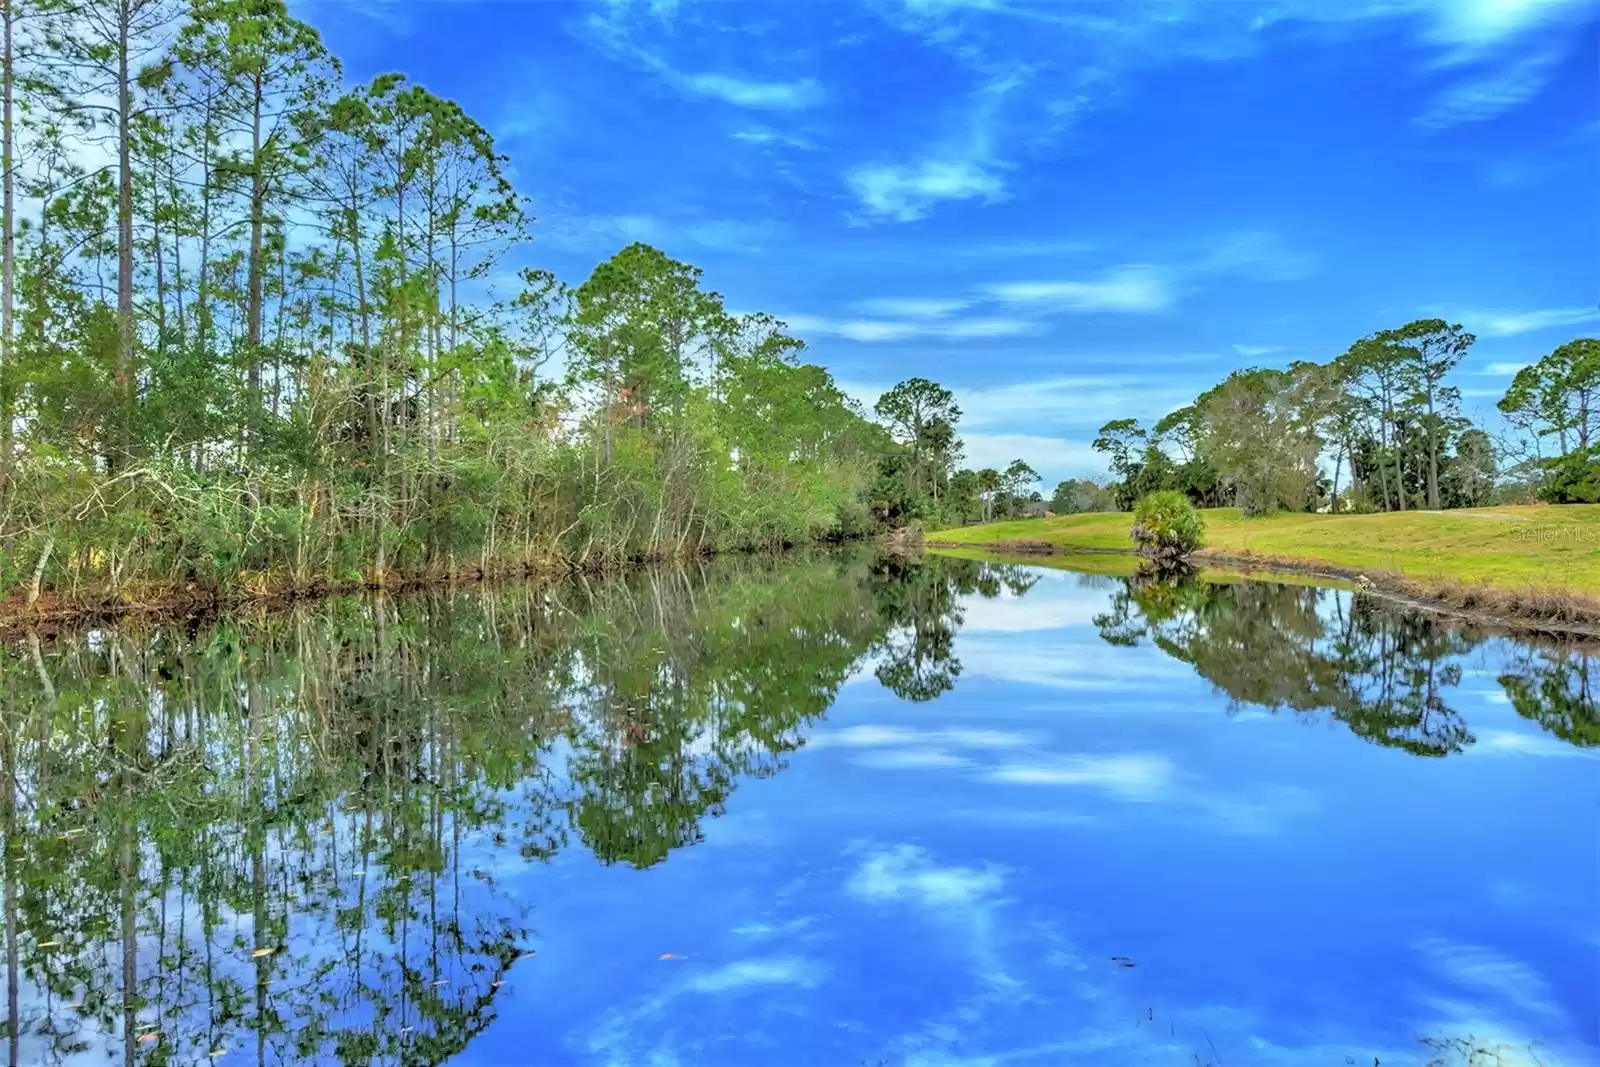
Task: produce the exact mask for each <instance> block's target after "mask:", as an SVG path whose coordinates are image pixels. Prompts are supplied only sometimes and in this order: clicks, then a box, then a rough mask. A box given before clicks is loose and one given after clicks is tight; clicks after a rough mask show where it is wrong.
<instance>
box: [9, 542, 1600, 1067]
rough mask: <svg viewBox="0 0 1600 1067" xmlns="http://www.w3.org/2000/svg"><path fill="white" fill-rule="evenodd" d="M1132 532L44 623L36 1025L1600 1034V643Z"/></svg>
mask: <svg viewBox="0 0 1600 1067" xmlns="http://www.w3.org/2000/svg"><path fill="white" fill-rule="evenodd" d="M1087 564H1093V565H1094V566H1095V568H1096V569H1097V570H1098V571H1100V572H1101V573H1087V572H1083V571H1074V570H1070V569H1048V568H1044V567H1031V566H1022V565H1016V564H1002V563H987V562H977V561H971V560H960V559H940V558H933V557H926V558H922V559H909V558H903V557H877V556H873V555H869V554H859V553H851V554H839V555H832V554H830V555H804V556H794V557H789V558H786V559H782V560H773V559H763V558H753V557H752V558H743V559H733V560H725V561H721V562H717V563H715V564H707V565H704V566H696V567H692V568H662V569H655V570H647V571H641V572H639V573H635V574H633V575H630V576H628V577H626V578H624V579H614V580H606V581H596V580H592V579H591V580H588V581H571V582H566V583H560V584H554V585H546V586H538V587H517V588H504V587H501V588H488V587H484V588H474V589H467V590H457V591H453V592H449V593H440V594H437V595H428V596H415V597H399V598H390V599H347V600H337V601H330V602H327V603H324V604H319V605H315V606H311V607H306V608H301V609H298V610H294V611H290V612H285V613H278V614H266V615H261V616H259V617H240V618H232V619H227V620H223V621H221V622H214V623H204V624H192V625H190V626H189V627H187V628H183V629H161V628H153V629H152V628H140V627H134V626H128V627H124V628H121V629H118V630H101V631H95V632H91V633H87V634H82V635H77V636H63V637H58V638H55V639H52V640H47V641H41V640H38V639H31V640H24V641H21V642H18V643H16V644H14V645H12V646H10V647H7V648H5V649H3V650H0V707H3V711H4V719H3V723H4V730H3V731H0V760H3V763H4V766H5V768H6V769H7V770H8V771H9V773H7V774H5V775H3V776H0V778H3V781H0V791H3V793H4V796H3V797H0V802H3V811H0V820H3V824H0V832H3V834H4V845H5V847H4V852H3V856H4V871H3V876H4V886H3V889H4V919H5V933H6V945H5V949H6V967H7V973H8V1004H7V1008H8V1010H7V1019H8V1023H7V1032H8V1034H9V1036H10V1039H9V1041H8V1050H7V1054H8V1058H6V1059H5V1060H4V1062H8V1063H12V1064H30V1065H31V1064H73V1065H77V1064H104V1063H108V1062H118V1061H120V1062H123V1063H127V1064H135V1063H138V1064H146V1063H148V1064H208V1063H217V1064H290V1063H293V1064H301V1063H305V1064H322V1063H327V1064H408V1065H411V1064H418V1065H420V1064H438V1063H446V1062H448V1063H451V1064H469V1065H478V1064H482V1065H496V1067H500V1065H522V1064H526V1065H538V1067H546V1065H552V1067H555V1065H567V1064H571V1065H575V1067H576V1065H583V1067H587V1065H594V1067H602V1065H604V1067H611V1065H635V1064H637V1065H643V1067H671V1065H682V1067H689V1065H709V1067H749V1065H777V1067H787V1065H817V1067H858V1065H872V1067H879V1065H882V1067H891V1065H892V1067H902V1065H904V1067H957V1065H965V1067H979V1065H982V1067H998V1065H1010V1064H1022V1065H1030V1064H1132V1065H1145V1064H1149V1065H1158V1064H1161V1065H1164V1064H1171V1065H1183V1067H1193V1065H1196V1064H1218V1065H1227V1067H1240V1065H1250V1064H1294V1065H1318V1064H1328V1065H1330V1067H1337V1065H1343V1064H1360V1065H1366V1064H1382V1065H1395V1064H1427V1063H1460V1064H1465V1063H1468V1062H1471V1063H1474V1064H1496V1063H1500V1064H1522V1063H1527V1064H1532V1063H1541V1064H1544V1065H1546V1067H1555V1065H1558V1064H1563V1065H1578V1064H1595V1063H1600V1037H1597V1027H1596V1022H1597V1020H1600V989H1597V985H1596V981H1595V975H1596V973H1597V964H1600V922H1597V921H1596V916H1597V901H1600V854H1597V841H1600V834H1597V827H1600V765H1597V763H1596V755H1597V753H1600V747H1597V746H1600V713H1597V709H1596V696H1595V693H1594V692H1593V690H1592V689H1591V688H1590V681H1589V679H1590V671H1591V665H1592V661H1591V654H1592V652H1593V649H1591V648H1587V647H1585V646H1584V645H1582V644H1580V643H1576V642H1567V643H1562V642H1554V641H1551V642H1518V641H1512V640H1509V639H1505V638H1499V637H1492V636H1488V635H1484V634H1476V633H1473V632H1471V631H1469V630H1466V629H1462V628H1460V627H1458V626H1454V625H1450V624H1446V623H1444V622H1442V621H1439V620H1436V619H1433V618H1430V617H1427V616H1423V615H1418V614H1410V613H1404V612H1396V611H1394V610H1391V609H1389V608H1387V607H1386V606H1385V605H1384V604H1382V603H1380V602H1377V601H1375V600H1372V599H1370V598H1367V597H1364V596H1362V595H1360V594H1355V593H1352V592H1349V591H1343V590H1335V589H1325V588H1315V587H1312V586H1309V585H1304V584H1287V583H1279V582H1269V581H1245V580H1240V579H1234V578H1227V577H1224V576H1217V575H1201V576H1198V577H1191V578H1188V579H1182V580H1176V579H1154V578H1148V577H1140V576H1137V575H1131V574H1129V573H1127V572H1126V571H1125V570H1123V569H1122V567H1123V565H1122V562H1121V561H1109V560H1107V561H1102V560H1096V559H1094V558H1090V559H1088V560H1086V561H1085V563H1084V564H1080V566H1083V565H1087ZM1593 667H1594V669H1595V670H1596V671H1600V663H1593ZM1597 682H1600V677H1597Z"/></svg>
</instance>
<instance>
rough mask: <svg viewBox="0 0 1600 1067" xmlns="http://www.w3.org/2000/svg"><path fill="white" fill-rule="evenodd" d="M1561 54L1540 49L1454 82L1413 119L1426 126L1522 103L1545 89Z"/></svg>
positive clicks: (1482, 116) (1481, 116)
mask: <svg viewBox="0 0 1600 1067" xmlns="http://www.w3.org/2000/svg"><path fill="white" fill-rule="evenodd" d="M1559 58H1560V56H1559V55H1558V54H1556V53H1549V52H1547V53H1543V54H1540V55H1535V56H1528V57H1526V58H1523V59H1520V60H1518V61H1516V62H1515V63H1513V64H1511V65H1510V66H1507V67H1502V68H1500V69H1496V70H1490V71H1487V72H1485V73H1483V74H1480V75H1479V76H1477V77H1475V78H1471V79H1468V80H1465V81H1461V82H1458V83H1456V84H1455V85H1452V86H1450V87H1449V88H1448V89H1445V90H1444V91H1442V92H1440V93H1439V94H1438V95H1437V96H1436V97H1434V100H1433V103H1432V104H1430V105H1429V106H1428V109H1427V110H1426V111H1424V112H1422V114H1420V115H1418V116H1417V117H1416V119H1415V120H1414V121H1415V122H1416V124H1417V125H1419V126H1422V127H1424V128H1426V129H1434V130H1439V129H1446V128H1448V127H1451V126H1459V125H1462V124H1464V123H1469V122H1482V121H1485V120H1486V119H1492V118H1495V117H1497V116H1499V115H1502V114H1504V113H1506V112H1507V111H1511V110H1512V109H1514V108H1517V107H1521V106H1522V105H1523V104H1525V103H1527V102H1528V101H1529V100H1532V99H1533V98H1534V97H1536V96H1538V95H1539V94H1540V93H1541V92H1543V91H1544V88H1545V86H1546V85H1548V84H1549V82H1550V79H1551V77H1552V76H1553V74H1554V72H1555V68H1556V63H1557V60H1558V59H1559Z"/></svg>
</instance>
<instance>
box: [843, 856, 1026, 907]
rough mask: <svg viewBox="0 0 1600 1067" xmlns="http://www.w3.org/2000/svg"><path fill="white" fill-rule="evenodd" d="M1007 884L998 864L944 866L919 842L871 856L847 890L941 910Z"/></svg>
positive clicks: (977, 898) (867, 897)
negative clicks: (996, 865) (931, 857)
mask: <svg viewBox="0 0 1600 1067" xmlns="http://www.w3.org/2000/svg"><path fill="white" fill-rule="evenodd" d="M1004 884H1005V873H1004V871H1002V870H1001V869H1000V868H998V867H984V868H977V867H944V866H940V865H939V864H937V863H935V862H934V861H933V860H932V859H930V858H929V856H928V854H927V852H926V851H924V850H923V849H921V848H918V847H916V846H915V845H899V846H896V847H895V848H892V849H887V850H884V851H882V852H878V853H875V854H874V855H871V856H869V857H867V859H866V860H865V862H863V863H862V865H861V867H860V868H859V869H858V870H857V871H856V872H855V873H854V874H853V875H851V877H850V880H849V882H848V883H847V884H846V885H845V890H846V891H847V892H848V893H850V894H851V895H852V896H856V897H859V898H861V899H862V900H868V901H872V902H873V903H886V902H891V901H909V902H911V903H915V904H920V905H922V906H923V907H927V908H935V909H938V908H948V907H962V906H971V905H973V904H976V903H977V902H979V901H980V900H983V899H984V898H986V897H989V896H992V895H994V894H995V893H998V892H999V891H1000V889H1001V887H1002V886H1003V885H1004Z"/></svg>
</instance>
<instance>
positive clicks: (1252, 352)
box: [1233, 345, 1284, 359]
mask: <svg viewBox="0 0 1600 1067" xmlns="http://www.w3.org/2000/svg"><path fill="white" fill-rule="evenodd" d="M1233 350H1234V351H1235V352H1237V353H1239V354H1240V355H1241V356H1243V357H1245V358H1246V359H1258V358H1260V357H1261V356H1275V355H1277V354H1278V353H1279V352H1282V351H1284V347H1283V346H1282V345H1234V346H1233Z"/></svg>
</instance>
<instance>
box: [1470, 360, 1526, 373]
mask: <svg viewBox="0 0 1600 1067" xmlns="http://www.w3.org/2000/svg"><path fill="white" fill-rule="evenodd" d="M1527 366H1531V364H1528V363H1491V364H1489V365H1488V366H1487V367H1484V368H1483V370H1482V371H1480V372H1479V373H1481V374H1502V375H1507V376H1509V375H1512V374H1515V373H1517V371H1519V370H1522V369H1523V368H1524V367H1527Z"/></svg>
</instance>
